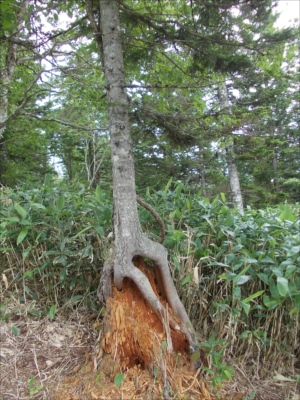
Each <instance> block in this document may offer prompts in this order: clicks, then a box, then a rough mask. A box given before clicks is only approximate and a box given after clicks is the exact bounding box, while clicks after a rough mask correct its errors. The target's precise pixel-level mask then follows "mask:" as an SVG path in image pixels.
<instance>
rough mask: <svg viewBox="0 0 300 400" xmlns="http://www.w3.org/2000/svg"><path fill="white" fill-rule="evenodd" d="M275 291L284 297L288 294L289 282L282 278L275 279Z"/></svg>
mask: <svg viewBox="0 0 300 400" xmlns="http://www.w3.org/2000/svg"><path fill="white" fill-rule="evenodd" d="M277 289H278V292H279V294H280V296H282V297H286V296H287V295H288V294H289V281H288V280H287V279H286V278H283V277H282V276H278V277H277Z"/></svg>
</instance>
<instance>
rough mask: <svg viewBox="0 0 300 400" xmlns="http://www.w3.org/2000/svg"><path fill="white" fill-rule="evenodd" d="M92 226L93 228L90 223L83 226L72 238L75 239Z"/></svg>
mask: <svg viewBox="0 0 300 400" xmlns="http://www.w3.org/2000/svg"><path fill="white" fill-rule="evenodd" d="M92 228H94V226H92V225H91V226H87V227H85V228H84V229H82V230H81V231H80V232H78V233H76V235H75V236H73V238H72V239H76V238H77V237H78V236H80V235H82V234H83V233H84V232H86V231H88V230H89V229H92ZM102 229H103V228H102Z"/></svg>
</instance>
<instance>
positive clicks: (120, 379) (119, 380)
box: [114, 372, 125, 388]
mask: <svg viewBox="0 0 300 400" xmlns="http://www.w3.org/2000/svg"><path fill="white" fill-rule="evenodd" d="M124 379H125V375H124V374H122V373H121V372H119V373H118V374H117V375H116V376H115V378H114V385H115V387H116V388H118V387H119V386H120V385H121V384H122V382H123V381H124Z"/></svg>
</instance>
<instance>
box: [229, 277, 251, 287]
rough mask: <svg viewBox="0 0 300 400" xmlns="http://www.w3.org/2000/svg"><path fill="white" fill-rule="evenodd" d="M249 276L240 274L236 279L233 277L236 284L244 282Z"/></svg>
mask: <svg viewBox="0 0 300 400" xmlns="http://www.w3.org/2000/svg"><path fill="white" fill-rule="evenodd" d="M250 278H251V276H249V275H242V276H239V277H238V278H237V279H236V280H235V279H233V281H234V282H235V284H236V285H243V284H244V283H246V282H248V281H249V279H250Z"/></svg>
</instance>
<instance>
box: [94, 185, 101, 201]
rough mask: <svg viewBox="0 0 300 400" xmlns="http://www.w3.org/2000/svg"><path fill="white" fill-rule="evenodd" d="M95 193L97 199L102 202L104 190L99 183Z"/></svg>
mask: <svg viewBox="0 0 300 400" xmlns="http://www.w3.org/2000/svg"><path fill="white" fill-rule="evenodd" d="M95 195H96V199H97V200H98V201H99V203H101V202H102V199H103V194H102V190H101V188H100V186H99V185H97V187H96V190H95Z"/></svg>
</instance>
